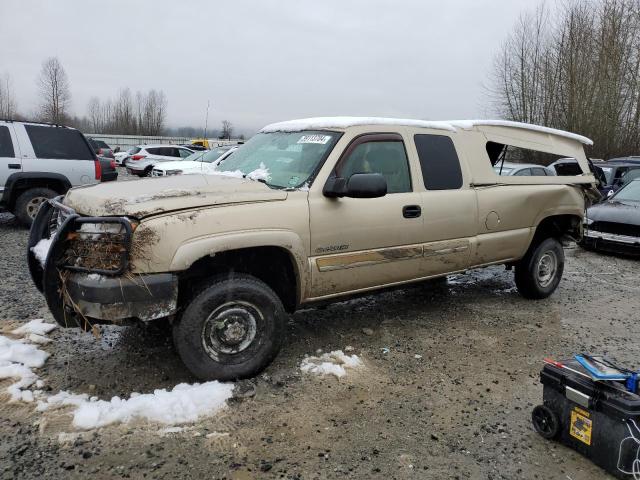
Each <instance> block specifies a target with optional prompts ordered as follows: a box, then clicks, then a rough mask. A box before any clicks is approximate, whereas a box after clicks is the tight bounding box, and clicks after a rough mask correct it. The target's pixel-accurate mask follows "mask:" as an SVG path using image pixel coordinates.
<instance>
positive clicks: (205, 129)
mask: <svg viewBox="0 0 640 480" xmlns="http://www.w3.org/2000/svg"><path fill="white" fill-rule="evenodd" d="M208 125H209V100H207V114H206V115H205V117H204V135H203V136H202V138H204V139H205V140H206V139H207V126H208Z"/></svg>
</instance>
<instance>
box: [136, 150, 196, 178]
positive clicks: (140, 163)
mask: <svg viewBox="0 0 640 480" xmlns="http://www.w3.org/2000/svg"><path fill="white" fill-rule="evenodd" d="M192 153H193V150H190V149H188V148H186V147H181V146H179V145H139V146H137V147H135V148H133V149H131V150H129V156H128V157H127V158H125V160H124V166H125V167H127V172H129V173H133V174H134V175H138V176H139V177H146V176H148V175H151V170H152V169H153V166H154V165H155V164H156V163H160V162H171V161H174V160H178V159H181V158H187V157H188V156H189V155H191V154H192Z"/></svg>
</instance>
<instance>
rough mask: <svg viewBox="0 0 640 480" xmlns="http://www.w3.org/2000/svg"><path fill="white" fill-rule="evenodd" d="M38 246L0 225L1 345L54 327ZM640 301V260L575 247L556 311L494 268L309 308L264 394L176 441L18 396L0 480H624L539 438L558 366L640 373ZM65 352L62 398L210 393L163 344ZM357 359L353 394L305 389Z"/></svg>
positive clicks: (337, 385)
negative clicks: (537, 424) (330, 356)
mask: <svg viewBox="0 0 640 480" xmlns="http://www.w3.org/2000/svg"><path fill="white" fill-rule="evenodd" d="M26 241H27V231H26V230H25V229H23V228H21V227H20V226H18V225H17V223H16V222H15V220H14V219H13V217H12V216H11V215H9V214H0V251H1V252H2V261H1V262H0V278H2V282H1V283H0V331H5V332H6V331H8V330H10V329H11V328H13V327H15V326H16V325H18V324H19V323H20V322H21V321H24V320H27V319H32V318H38V317H42V318H45V319H46V320H49V321H51V320H52V319H51V316H50V315H49V313H48V311H47V308H46V305H45V303H44V300H43V298H42V296H41V295H40V294H39V293H38V292H37V290H36V289H35V287H33V286H32V285H31V282H30V279H29V275H28V272H27V268H26V265H25V260H24V257H25V250H26ZM639 292H640V269H638V264H637V262H634V261H632V260H626V259H621V258H617V257H611V256H601V255H597V254H594V253H590V252H585V251H582V250H580V249H576V248H573V249H569V250H568V251H567V265H566V268H565V277H564V279H563V281H562V282H561V284H560V288H559V289H558V291H557V292H556V293H555V294H554V295H553V296H552V297H551V298H549V299H547V300H543V301H528V300H525V299H523V298H521V297H520V296H519V295H518V293H517V292H516V290H515V288H514V284H513V280H512V275H511V273H510V272H506V271H505V270H504V269H502V268H499V267H492V268H488V269H484V270H477V271H473V272H470V274H469V275H464V276H463V275H456V276H451V277H449V282H448V284H447V285H427V284H425V285H419V286H414V287H411V288H406V289H402V290H397V291H394V292H389V293H383V294H379V295H371V296H368V297H364V298H362V299H358V300H352V301H349V302H343V303H338V304H335V305H331V306H329V307H327V308H325V309H310V310H304V311H300V312H298V313H296V314H295V315H293V316H292V318H291V322H290V323H289V328H288V340H287V342H286V344H285V347H284V348H283V350H282V352H281V354H280V355H279V357H278V358H277V359H276V361H275V362H274V363H273V365H271V366H270V367H269V368H268V369H267V370H266V372H265V373H264V374H263V375H261V376H260V377H258V378H256V379H254V380H253V381H252V383H253V384H254V385H255V389H256V394H255V396H253V397H252V398H248V399H234V400H233V401H230V402H229V407H228V408H227V409H226V410H225V411H224V412H223V413H221V414H219V415H217V416H215V417H213V418H209V419H205V420H202V421H200V422H198V423H197V424H194V425H189V426H187V428H186V429H185V430H183V431H182V432H178V433H174V434H166V433H165V434H162V432H161V427H159V426H158V425H152V424H149V423H139V424H133V425H131V424H130V425H126V426H122V425H115V426H108V427H104V428H101V429H98V430H94V431H87V432H76V431H74V429H73V427H72V426H71V422H70V417H69V415H68V412H64V411H62V412H60V411H57V412H52V413H47V414H41V413H35V412H34V411H33V406H29V405H26V404H15V403H8V401H7V398H6V397H0V400H1V402H0V459H1V461H0V478H6V479H9V478H26V479H32V478H33V479H35V478H56V479H58V478H87V477H89V476H91V477H93V478H113V477H115V478H172V479H173V478H197V477H204V478H227V479H247V478H256V477H260V478H292V479H293V478H305V479H307V478H319V479H325V478H343V477H347V478H360V479H370V478H398V479H404V478H434V479H449V478H451V479H467V478H471V479H514V478H527V479H529V478H532V479H533V478H537V479H564V480H566V479H572V480H579V479H594V478H612V477H608V476H607V475H606V474H605V473H604V472H603V471H602V470H600V469H599V468H597V467H595V466H594V465H592V464H591V463H590V462H589V461H588V460H586V459H584V458H582V457H581V456H580V455H578V454H576V453H574V452H573V451H571V450H569V449H567V448H565V447H563V446H561V445H559V444H557V443H553V442H548V441H545V440H543V439H542V438H541V437H539V436H538V435H537V434H536V433H535V432H534V431H533V428H532V427H531V424H530V413H531V409H532V407H533V406H534V405H536V404H538V403H540V401H541V397H542V388H541V386H540V384H539V381H538V373H539V370H540V368H541V364H542V358H543V357H545V356H548V355H551V356H553V357H555V358H563V357H565V356H569V355H571V354H573V353H575V352H578V351H583V350H587V351H592V352H602V353H606V354H608V355H610V356H612V357H614V358H616V359H617V360H619V361H620V362H623V363H626V364H627V365H629V366H633V367H636V366H637V365H636V363H635V362H636V360H635V359H636V358H638V356H639V355H640V345H639V344H638V342H637V341H634V340H632V339H634V338H638V335H639V334H640V326H639V323H638V321H637V320H638V313H637V312H638V310H639V308H640V295H638V293H639ZM51 337H52V338H53V339H54V342H53V343H51V344H50V345H48V346H46V347H45V348H46V350H48V351H49V352H50V353H51V358H50V359H49V360H48V362H47V363H46V365H45V366H44V367H43V368H42V369H40V370H39V371H38V373H39V374H40V376H41V378H43V379H44V380H45V382H46V385H47V388H48V389H51V391H53V392H57V391H58V390H71V391H74V392H77V393H90V394H91V395H98V396H99V397H101V398H104V399H109V398H111V397H112V396H114V395H119V396H124V397H128V396H129V394H130V393H131V392H150V391H152V390H153V389H155V388H171V387H173V386H174V385H176V384H177V383H180V382H193V381H194V378H192V377H191V376H190V375H189V373H188V372H187V371H186V370H185V368H184V367H183V366H182V365H181V363H180V361H179V360H178V359H177V357H176V353H175V351H174V349H173V347H172V345H171V343H170V342H169V341H168V339H167V338H166V336H165V335H164V334H163V333H162V332H160V331H157V330H149V329H142V328H135V327H129V328H118V327H103V328H102V329H101V336H100V338H99V339H96V338H95V337H94V336H92V335H91V334H85V333H81V332H79V331H77V330H62V329H59V330H56V331H54V332H53V333H52V334H51ZM347 345H350V346H352V347H353V348H354V351H355V353H357V354H358V355H359V356H360V357H361V358H362V359H363V361H364V362H365V368H364V369H362V370H360V371H352V372H350V373H349V374H348V375H347V376H346V377H343V378H341V379H339V380H338V379H336V378H334V377H311V376H308V375H305V374H301V372H300V370H299V364H300V362H301V360H302V359H303V358H304V355H305V354H313V353H314V352H316V350H317V349H322V350H323V351H331V350H335V349H340V348H344V347H345V346H347ZM416 356H420V357H416ZM4 385H6V382H5V383H2V382H0V388H2V387H3V386H4ZM2 389H3V388H2ZM212 432H219V433H221V435H216V436H213V437H212V436H211V435H209V437H207V434H211V433H212Z"/></svg>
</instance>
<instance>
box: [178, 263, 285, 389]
mask: <svg viewBox="0 0 640 480" xmlns="http://www.w3.org/2000/svg"><path fill="white" fill-rule="evenodd" d="M285 320H286V313H285V311H284V307H283V306H282V302H281V301H280V299H279V298H278V296H277V295H276V294H275V293H274V292H273V290H271V288H269V286H268V285H266V284H265V283H264V282H262V281H260V280H258V279H257V278H255V277H252V276H250V275H244V274H235V275H233V276H228V277H218V278H215V279H213V280H212V283H211V285H210V286H209V287H207V288H206V289H205V290H203V291H202V292H201V293H200V294H199V295H197V296H196V297H195V298H194V299H193V300H192V301H191V302H190V303H189V304H188V306H187V308H186V309H185V311H184V314H183V315H182V318H181V319H180V321H179V322H178V323H176V324H175V325H174V328H173V341H174V344H175V347H176V350H177V351H178V354H179V355H180V358H181V359H182V361H183V362H184V364H185V365H186V367H187V368H188V369H189V371H191V373H193V374H194V375H195V376H196V377H198V378H199V379H201V380H235V379H238V378H246V377H252V376H254V375H256V374H258V373H259V372H260V371H262V370H263V369H264V368H265V367H267V366H268V365H269V364H270V363H271V361H272V360H273V359H274V358H275V356H276V355H277V354H278V351H279V350H280V347H281V345H282V340H283V337H284V331H285Z"/></svg>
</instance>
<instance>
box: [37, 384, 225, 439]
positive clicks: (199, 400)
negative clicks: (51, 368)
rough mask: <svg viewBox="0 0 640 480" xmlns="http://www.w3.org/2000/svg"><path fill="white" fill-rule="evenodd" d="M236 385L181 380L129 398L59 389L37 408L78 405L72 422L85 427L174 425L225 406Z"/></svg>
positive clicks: (82, 427)
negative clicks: (100, 397) (101, 397)
mask: <svg viewBox="0 0 640 480" xmlns="http://www.w3.org/2000/svg"><path fill="white" fill-rule="evenodd" d="M233 387H234V386H233V384H231V383H220V382H217V381H214V382H206V383H201V384H197V383H196V384H193V385H189V384H186V383H181V384H179V385H176V386H175V387H174V388H173V390H171V391H167V390H165V389H158V390H155V391H154V392H153V393H147V394H139V393H132V394H131V396H130V397H129V399H124V400H123V399H121V398H120V397H113V398H112V399H111V400H110V401H105V400H98V399H97V398H96V397H91V398H88V396H87V395H75V394H70V393H68V392H60V393H59V394H57V395H54V396H52V397H49V398H47V399H46V401H44V402H40V404H39V405H38V409H39V410H41V411H42V410H47V409H49V408H51V407H52V406H66V405H73V406H76V407H77V408H76V410H75V411H74V412H73V425H74V427H76V428H80V429H83V430H89V429H92V428H98V427H104V426H105V425H109V424H112V423H129V422H132V421H135V420H141V419H142V420H150V421H153V422H158V423H163V424H166V425H175V424H181V423H189V422H195V421H196V420H198V419H199V418H201V417H204V416H206V415H211V414H213V413H216V412H217V411H218V410H220V409H222V408H224V406H225V405H226V401H227V399H229V398H230V397H231V395H232V391H233Z"/></svg>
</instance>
